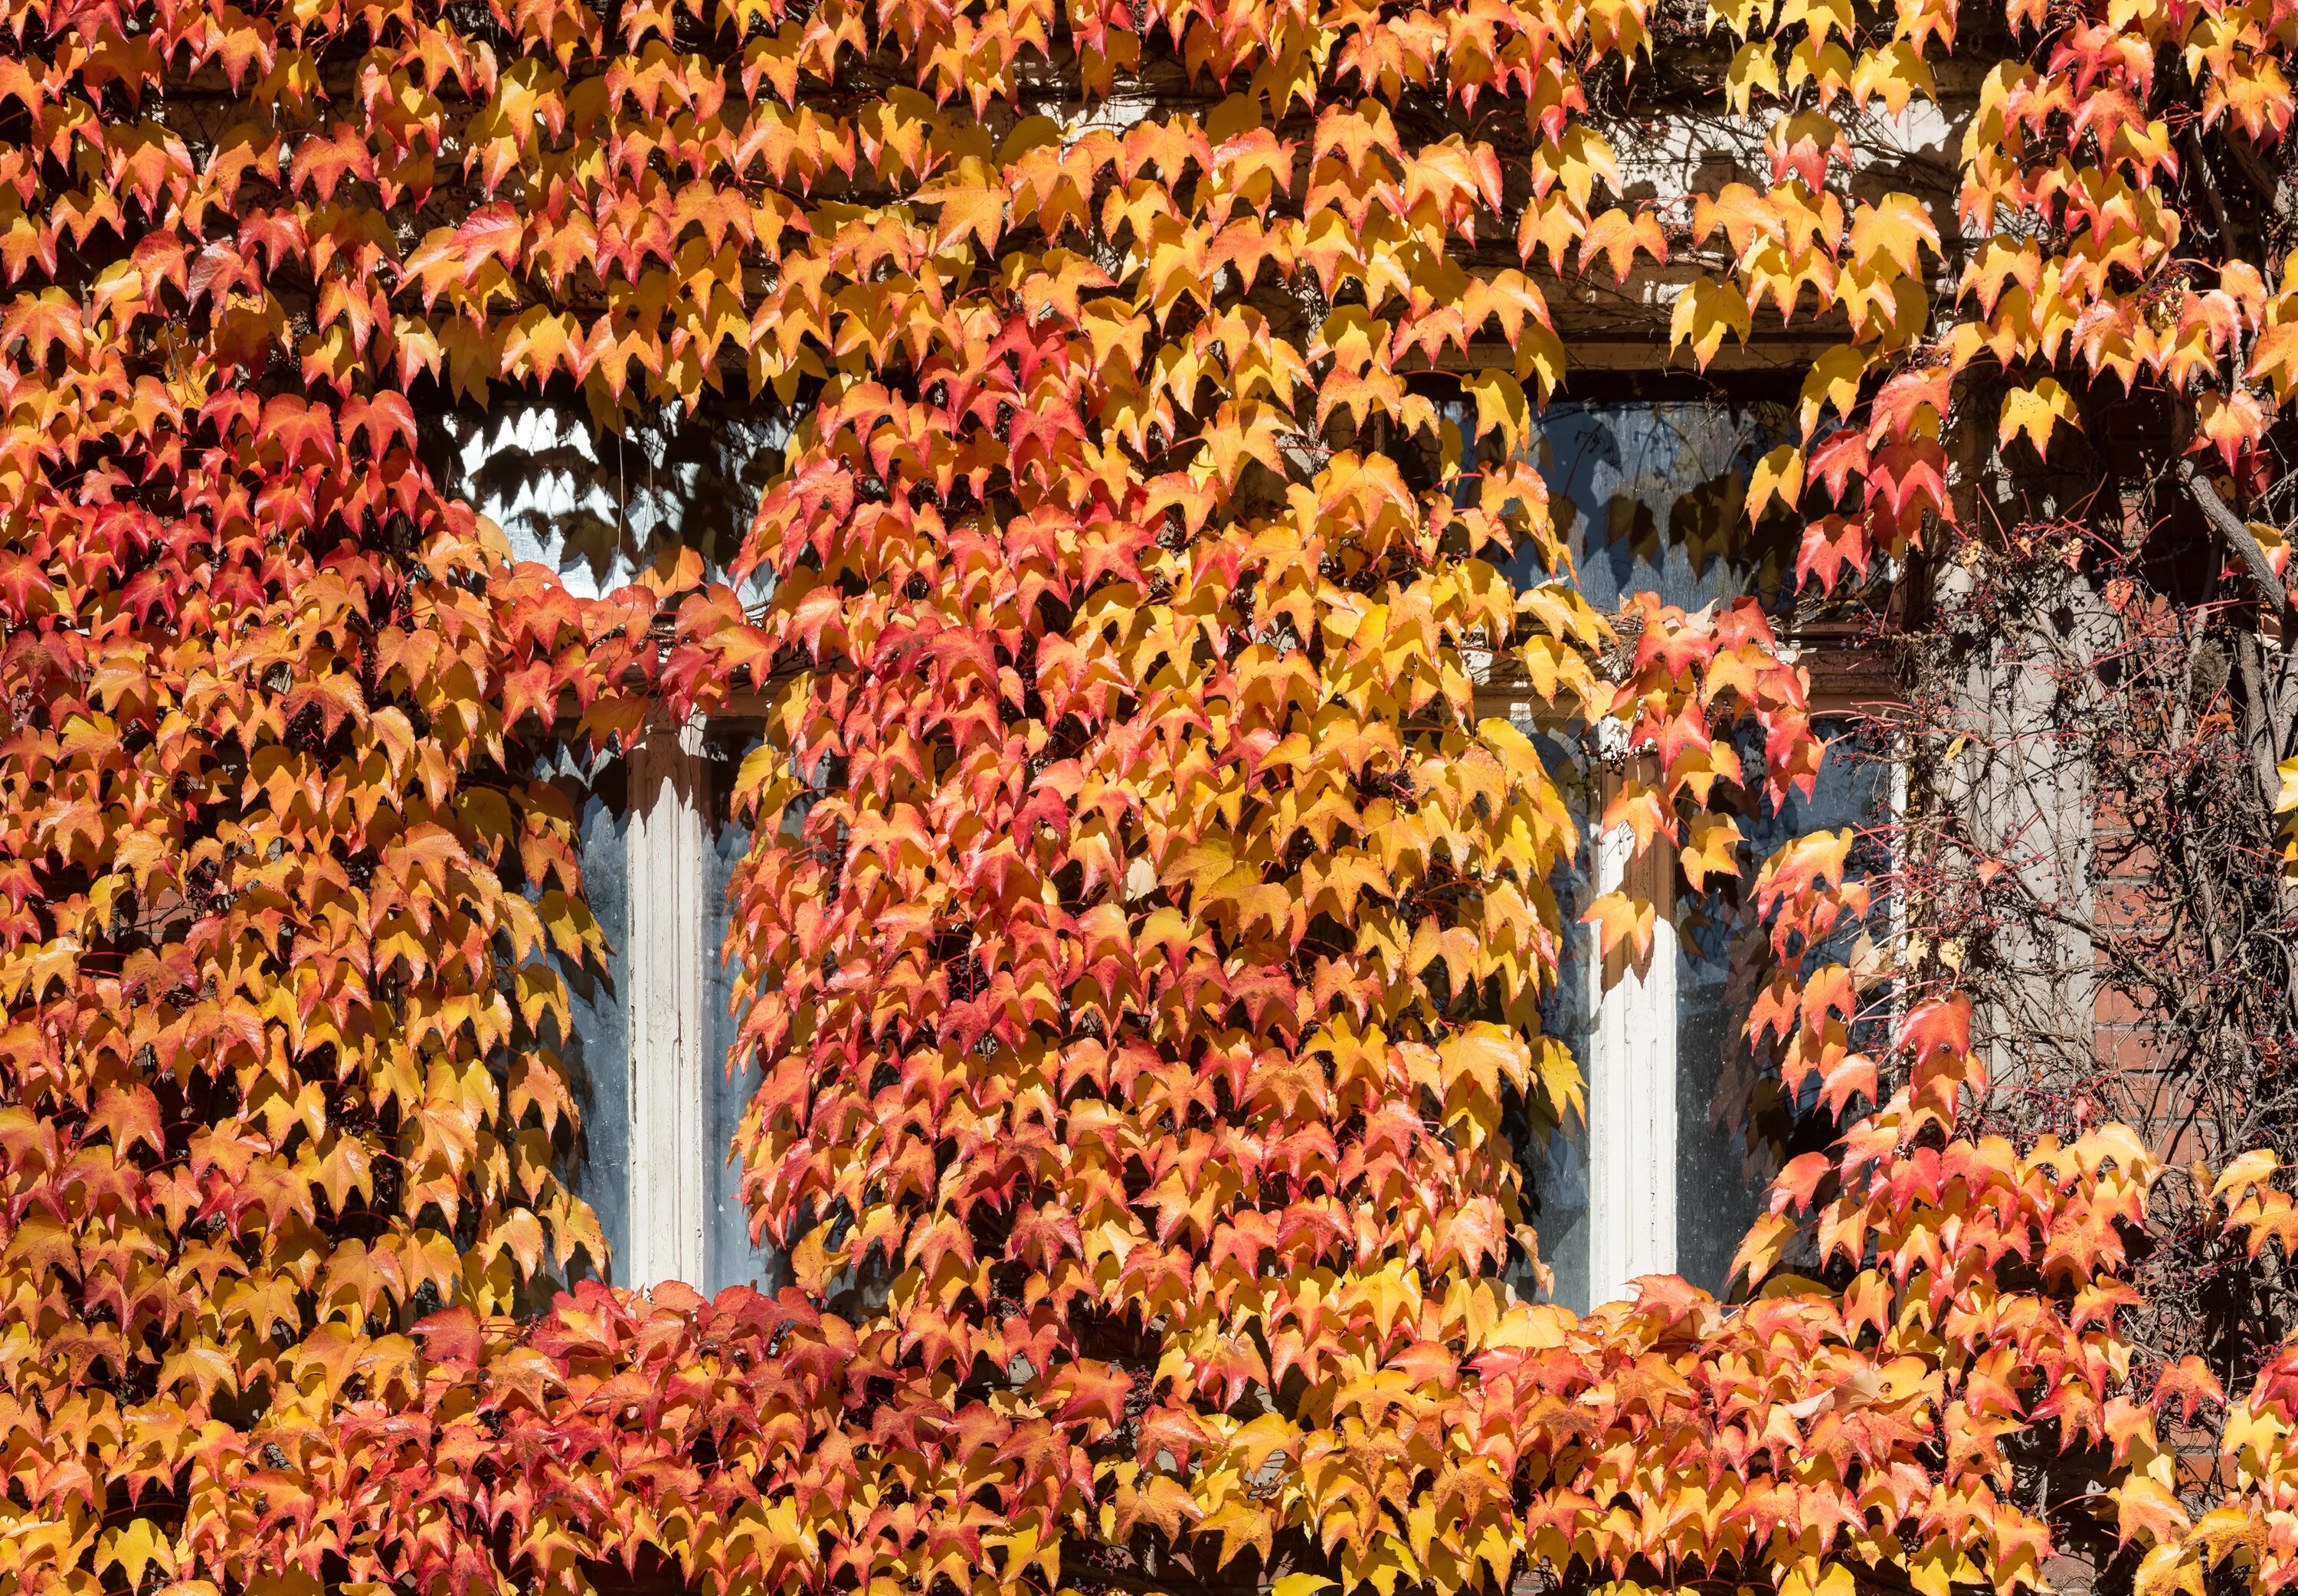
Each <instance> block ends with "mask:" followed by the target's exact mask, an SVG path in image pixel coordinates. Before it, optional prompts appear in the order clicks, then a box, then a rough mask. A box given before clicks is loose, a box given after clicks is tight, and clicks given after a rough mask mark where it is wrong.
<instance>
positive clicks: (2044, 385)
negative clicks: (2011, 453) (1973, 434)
mask: <svg viewBox="0 0 2298 1596" xmlns="http://www.w3.org/2000/svg"><path fill="white" fill-rule="evenodd" d="M2062 421H2064V422H2067V423H2069V424H2070V425H2071V426H2074V427H2075V429H2076V430H2077V431H2080V430H2081V427H2082V420H2081V418H2080V417H2079V416H2078V415H2077V414H2076V411H2075V401H2074V396H2073V395H2072V394H2071V393H2068V392H2067V391H2066V390H2065V389H2064V388H2062V387H2061V386H2060V385H2059V383H2058V379H2057V378H2056V377H2048V376H2046V377H2045V378H2043V379H2042V381H2040V382H2038V383H2037V384H2036V385H2034V386H2033V387H2031V388H2013V389H2012V390H2011V392H2010V393H2006V394H2005V395H2004V396H2003V424H2002V426H2001V427H2000V428H1999V429H1998V430H1997V431H1996V442H1998V443H1999V444H2000V445H2001V446H2002V447H2003V448H2005V449H2008V448H2009V447H2011V440H2012V439H2013V438H2014V437H2016V436H2018V435H2019V434H2021V433H2025V434H2027V436H2028V438H2029V440H2030V441H2031V442H2033V443H2034V445H2035V452H2036V453H2037V454H2039V455H2044V456H2047V455H2048V454H2049V453H2050V451H2051V432H2052V429H2053V428H2054V427H2055V426H2057V425H2058V424H2059V423H2060V422H2062Z"/></svg>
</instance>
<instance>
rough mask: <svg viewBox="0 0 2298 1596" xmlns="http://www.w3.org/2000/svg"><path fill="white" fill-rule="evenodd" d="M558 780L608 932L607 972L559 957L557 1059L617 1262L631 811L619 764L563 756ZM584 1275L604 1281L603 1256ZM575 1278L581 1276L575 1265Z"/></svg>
mask: <svg viewBox="0 0 2298 1596" xmlns="http://www.w3.org/2000/svg"><path fill="white" fill-rule="evenodd" d="M561 772H562V773H561V774H560V775H559V776H558V782H559V785H560V787H561V788H562V789H563V790H565V791H566V794H567V796H568V798H571V799H572V800H573V802H574V804H575V813H576V815H577V816H578V817H579V822H580V825H581V828H582V830H581V838H582V848H583V887H584V889H586V891H587V892H588V894H589V896H590V900H591V913H592V914H595V915H597V916H598V920H599V930H600V932H601V933H602V934H604V936H605V937H606V939H607V947H608V957H607V966H606V968H605V969H604V970H581V969H576V968H575V967H573V966H571V965H566V964H564V963H562V970H563V972H564V973H565V975H566V985H567V994H568V997H569V1005H568V1006H569V1008H570V1009H571V1011H572V1016H573V1019H574V1021H575V1030H574V1034H573V1035H572V1036H570V1037H567V1038H565V1039H564V1045H563V1046H562V1047H561V1048H560V1050H559V1052H560V1057H561V1058H562V1059H563V1060H564V1061H565V1063H566V1071H567V1076H568V1079H569V1080H570V1081H571V1082H572V1083H573V1086H574V1092H575V1103H576V1104H577V1106H579V1107H580V1108H581V1110H582V1112H583V1133H582V1137H581V1141H580V1143H579V1144H578V1145H576V1146H575V1149H574V1150H573V1154H572V1158H571V1162H570V1164H569V1171H570V1173H571V1174H572V1177H573V1181H572V1184H573V1186H574V1187H575V1193H576V1195H579V1196H581V1197H582V1198H583V1201H584V1202H586V1203H590V1204H591V1209H592V1210H593V1211H595V1212H596V1213H597V1214H598V1216H599V1229H600V1230H602V1231H603V1232H604V1233H605V1235H606V1237H607V1245H608V1248H609V1249H611V1251H612V1253H613V1255H614V1257H615V1258H617V1259H619V1258H620V1257H621V1256H622V1255H623V1253H624V1250H625V1249H626V1248H627V1247H628V1245H629V1244H630V1235H631V1199H630V1165H631V1022H630V1008H629V1001H630V1000H629V991H630V985H629V968H630V848H629V841H628V838H629V816H628V812H627V805H626V803H625V794H624V787H625V783H624V771H623V765H622V762H621V761H619V760H612V759H602V760H600V761H599V762H598V764H597V765H595V766H593V767H591V768H589V769H583V768H582V767H579V766H576V765H574V764H573V763H572V761H567V762H565V763H563V764H562V765H561ZM583 1272H584V1270H583V1268H582V1261H581V1260H580V1259H578V1260H577V1261H576V1268H575V1273H576V1274H578V1275H579V1274H581V1273H583ZM589 1272H591V1273H593V1274H596V1275H599V1277H600V1278H608V1279H611V1278H614V1271H613V1269H612V1267H611V1264H610V1263H608V1261H605V1260H592V1261H591V1269H590V1270H589Z"/></svg>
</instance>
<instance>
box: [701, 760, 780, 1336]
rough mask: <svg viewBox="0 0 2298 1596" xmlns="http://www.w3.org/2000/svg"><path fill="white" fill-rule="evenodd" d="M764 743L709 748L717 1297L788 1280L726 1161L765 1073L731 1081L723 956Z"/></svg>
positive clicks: (706, 936) (711, 1284)
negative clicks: (748, 763) (748, 795)
mask: <svg viewBox="0 0 2298 1596" xmlns="http://www.w3.org/2000/svg"><path fill="white" fill-rule="evenodd" d="M758 742H759V740H758V738H757V737H756V736H755V735H747V734H746V735H742V736H726V737H714V738H712V740H711V743H710V780H709V782H708V794H709V797H708V801H709V810H708V812H707V815H708V821H709V824H708V826H707V831H706V835H707V841H706V842H705V844H704V847H705V849H706V852H705V855H704V859H703V901H704V902H705V903H706V904H707V906H708V911H707V912H708V914H709V919H708V920H707V922H705V925H704V929H703V936H702V959H703V963H704V966H705V968H707V970H708V971H709V972H710V975H709V987H708V990H707V993H706V995H705V996H704V998H703V1023H704V1026H705V1030H704V1035H705V1036H706V1037H707V1046H706V1048H705V1050H704V1053H703V1055H702V1089H703V1090H704V1092H705V1093H706V1094H707V1096H708V1104H709V1112H708V1113H707V1115H706V1116H705V1118H704V1121H703V1141H704V1145H705V1146H706V1147H707V1149H708V1151H709V1153H710V1155H711V1157H712V1158H713V1159H714V1160H715V1163H716V1168H715V1170H714V1171H713V1183H712V1185H711V1186H710V1187H709V1188H708V1191H709V1197H708V1212H707V1216H706V1220H705V1223H706V1224H707V1227H708V1228H707V1233H706V1235H705V1236H704V1237H703V1256H704V1258H705V1259H706V1260H707V1280H706V1281H705V1282H704V1284H703V1286H702V1289H703V1290H705V1291H707V1292H714V1293H715V1292H717V1291H720V1290H722V1289H723V1288H724V1287H726V1286H756V1287H757V1288H758V1289H759V1290H761V1291H768V1292H771V1291H776V1290H779V1289H781V1286H783V1285H785V1284H786V1283H788V1281H789V1269H788V1268H787V1267H786V1265H785V1261H784V1260H783V1258H782V1256H781V1253H779V1252H777V1251H776V1250H775V1248H774V1247H773V1244H772V1243H771V1242H767V1243H762V1244H759V1245H753V1244H752V1243H751V1240H750V1217H749V1213H748V1211H747V1210H746V1209H745V1208H744V1207H743V1205H742V1179H741V1170H740V1168H739V1167H738V1166H737V1165H735V1164H733V1163H731V1162H728V1157H727V1155H728V1154H729V1153H730V1152H731V1150H732V1146H733V1141H734V1132H735V1129H737V1128H738V1127H739V1126H740V1124H741V1122H742V1111H743V1109H744V1108H745V1107H746V1106H748V1103H749V1101H750V1094H751V1093H753V1092H755V1091H756V1090H757V1088H758V1072H757V1071H756V1069H754V1068H753V1069H745V1070H743V1071H741V1072H740V1074H738V1075H735V1076H733V1077H732V1079H729V1077H728V1074H727V1070H726V1061H727V1058H728V1056H729V1054H731V1052H732V1048H733V1046H734V1037H735V1027H736V1021H735V1019H734V1016H733V1014H732V1012H731V1010H730V1008H729V1002H730V1000H731V998H732V995H733V976H734V972H733V971H732V969H731V968H729V966H728V965H727V963H726V962H725V960H724V959H723V957H722V955H721V953H720V949H721V948H723V947H724V946H725V941H726V928H727V923H728V920H729V917H730V915H729V910H728V907H727V903H726V888H727V884H728V883H729V882H730V881H732V880H733V876H734V866H735V865H736V864H738V863H740V860H741V857H742V856H743V854H744V853H746V852H748V849H749V846H750V833H749V830H748V828H747V827H745V826H744V825H742V824H741V823H740V822H739V821H737V820H736V819H735V818H734V817H733V814H732V802H731V800H732V792H733V786H734V780H735V777H736V775H737V774H738V773H740V770H741V767H742V760H743V758H744V757H746V756H747V755H748V753H749V751H750V750H751V749H753V748H756V747H757V746H758Z"/></svg>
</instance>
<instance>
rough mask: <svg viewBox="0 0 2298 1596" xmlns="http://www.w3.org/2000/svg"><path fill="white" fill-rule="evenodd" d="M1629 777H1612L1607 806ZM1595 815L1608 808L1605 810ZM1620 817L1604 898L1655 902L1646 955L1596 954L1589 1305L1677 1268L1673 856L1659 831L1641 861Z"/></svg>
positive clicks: (1600, 880)
mask: <svg viewBox="0 0 2298 1596" xmlns="http://www.w3.org/2000/svg"><path fill="white" fill-rule="evenodd" d="M1620 780H1621V778H1620V777H1618V776H1611V777H1608V778H1607V779H1606V781H1605V783H1604V794H1603V796H1604V798H1605V800H1606V802H1605V805H1604V806H1605V807H1608V806H1609V800H1610V798H1611V797H1612V795H1613V794H1614V793H1616V791H1617V790H1618V788H1619V782H1620ZM1599 813H1601V809H1600V810H1599ZM1634 851H1635V837H1634V834H1633V832H1632V831H1630V830H1629V829H1628V828H1627V827H1626V826H1624V825H1621V826H1616V827H1614V828H1612V830H1611V831H1608V832H1606V833H1604V834H1603V835H1602V836H1601V837H1600V839H1598V841H1597V846H1596V860H1595V864H1596V882H1595V889H1596V891H1597V892H1598V893H1599V894H1602V893H1606V892H1615V891H1619V890H1622V889H1625V890H1626V891H1627V892H1629V893H1630V894H1631V895H1632V896H1633V897H1639V898H1641V899H1644V900H1645V901H1647V902H1649V903H1650V904H1651V906H1652V907H1653V910H1654V915H1653V925H1652V941H1651V949H1650V953H1649V956H1648V957H1647V958H1646V959H1644V960H1643V961H1641V964H1639V963H1634V962H1632V961H1631V959H1630V956H1629V949H1628V947H1626V945H1625V944H1623V945H1622V946H1620V947H1616V948H1615V949H1614V950H1613V953H1612V956H1611V957H1609V958H1605V959H1592V958H1591V960H1589V962H1588V979H1589V980H1590V981H1591V983H1592V985H1593V988H1594V989H1593V990H1592V991H1591V993H1590V994H1589V998H1590V1004H1589V1009H1590V1013H1592V1014H1593V1015H1594V1016H1595V1023H1594V1025H1593V1026H1592V1027H1591V1035H1590V1038H1589V1041H1590V1047H1589V1053H1590V1057H1589V1059H1588V1210H1589V1221H1590V1227H1591V1228H1590V1234H1589V1255H1588V1264H1589V1301H1590V1302H1591V1305H1592V1304H1594V1303H1598V1302H1612V1301H1616V1300H1618V1299H1620V1298H1623V1297H1625V1296H1626V1295H1627V1294H1628V1283H1629V1282H1630V1281H1632V1280H1633V1279H1635V1278H1637V1277H1638V1276H1641V1275H1655V1274H1673V1273H1674V1271H1675V1268H1676V1170H1675V1165H1676V1111H1675V1102H1676V1030H1677V1016H1676V990H1675V987H1676V936H1675V922H1674V879H1675V859H1674V849H1673V848H1671V847H1670V846H1669V845H1668V843H1667V841H1666V839H1665V838H1655V839H1653V842H1652V846H1651V847H1650V848H1649V849H1647V850H1646V851H1645V853H1644V856H1643V857H1641V859H1636V858H1633V854H1634Z"/></svg>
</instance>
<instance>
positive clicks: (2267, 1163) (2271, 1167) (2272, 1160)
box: [2211, 1147, 2281, 1200]
mask: <svg viewBox="0 0 2298 1596" xmlns="http://www.w3.org/2000/svg"><path fill="white" fill-rule="evenodd" d="M2280 1162H2281V1161H2280V1160H2278V1159H2277V1158H2276V1157H2275V1156H2274V1154H2273V1151H2272V1150H2271V1149H2270V1148H2266V1147H2259V1148H2256V1149H2253V1151H2251V1152H2248V1153H2245V1154H2243V1155H2242V1156H2241V1157H2240V1158H2237V1159H2236V1160H2235V1161H2234V1162H2232V1163H2230V1164H2228V1165H2227V1167H2226V1171H2225V1173H2223V1174H2221V1175H2220V1176H2219V1178H2218V1179H2217V1181H2216V1182H2215V1183H2214V1184H2213V1185H2212V1186H2211V1198H2212V1199H2213V1200H2216V1199H2218V1198H2219V1197H2223V1196H2225V1195H2227V1194H2228V1193H2229V1192H2231V1193H2233V1194H2234V1195H2235V1196H2236V1199H2237V1200H2239V1198H2240V1197H2241V1195H2242V1194H2243V1193H2244V1192H2247V1191H2248V1190H2250V1188H2251V1187H2253V1186H2256V1185H2258V1184H2259V1183H2260V1182H2261V1181H2263V1180H2266V1179H2268V1178H2270V1177H2272V1175H2273V1173H2274V1171H2275V1170H2276V1169H2277V1167H2279V1165H2280Z"/></svg>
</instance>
